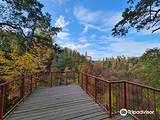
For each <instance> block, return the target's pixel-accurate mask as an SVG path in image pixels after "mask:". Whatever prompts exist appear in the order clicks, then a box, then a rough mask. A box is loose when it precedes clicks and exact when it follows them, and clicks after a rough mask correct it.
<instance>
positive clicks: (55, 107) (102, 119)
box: [0, 72, 160, 120]
mask: <svg viewBox="0 0 160 120" xmlns="http://www.w3.org/2000/svg"><path fill="white" fill-rule="evenodd" d="M0 87H1V89H0V96H1V97H0V120H2V119H6V120H69V119H73V120H83V119H87V120H88V119H89V120H134V119H137V120H160V90H159V89H155V88H151V87H147V86H144V85H141V84H136V83H132V82H129V81H106V80H104V79H101V78H98V77H95V76H92V75H89V74H86V73H82V72H48V73H44V72H40V73H33V74H31V75H28V76H24V77H21V78H18V79H15V80H12V81H9V82H6V83H2V84H0ZM123 108H125V109H126V110H135V111H140V110H148V111H154V112H153V114H133V113H129V112H127V115H126V116H121V115H120V110H121V109H123Z"/></svg>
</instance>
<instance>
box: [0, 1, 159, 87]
mask: <svg viewBox="0 0 160 120" xmlns="http://www.w3.org/2000/svg"><path fill="white" fill-rule="evenodd" d="M20 1H21V2H20ZM20 1H19V2H17V1H16V0H15V1H7V0H4V1H3V3H4V4H2V5H1V8H3V9H2V10H1V11H0V14H1V16H2V22H1V23H0V35H1V36H0V83H3V82H6V81H10V80H13V79H15V78H18V77H21V76H25V75H28V74H31V73H34V72H41V71H43V72H50V71H52V72H55V71H81V72H85V73H88V74H91V75H94V76H97V77H100V78H103V79H105V80H109V81H119V80H128V81H132V82H136V83H140V84H144V85H147V86H151V87H155V88H159V89H160V49H159V48H153V49H147V50H146V51H145V53H144V54H143V55H142V56H140V57H127V58H126V57H125V56H117V58H113V57H112V58H106V59H103V61H92V60H90V61H87V59H86V57H85V56H84V55H81V54H80V53H79V52H78V51H76V50H72V49H69V48H62V47H61V46H59V45H58V44H57V43H56V40H55V39H56V38H55V36H56V35H57V33H58V32H60V31H62V28H61V27H53V26H52V25H51V15H50V14H49V13H45V14H44V13H42V8H43V7H44V5H43V4H41V3H39V2H38V1H36V0H34V1H25V0H20ZM24 13H25V14H24ZM8 15H10V17H7V16H8ZM106 57H107V56H106Z"/></svg>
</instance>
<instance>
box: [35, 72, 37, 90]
mask: <svg viewBox="0 0 160 120" xmlns="http://www.w3.org/2000/svg"><path fill="white" fill-rule="evenodd" d="M35 88H37V73H36V81H35Z"/></svg>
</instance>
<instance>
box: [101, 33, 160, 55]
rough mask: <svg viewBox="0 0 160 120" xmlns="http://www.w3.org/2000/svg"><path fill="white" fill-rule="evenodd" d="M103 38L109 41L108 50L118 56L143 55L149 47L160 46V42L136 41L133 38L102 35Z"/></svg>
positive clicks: (107, 43)
mask: <svg viewBox="0 0 160 120" xmlns="http://www.w3.org/2000/svg"><path fill="white" fill-rule="evenodd" d="M101 38H103V39H104V40H106V41H107V42H106V50H109V51H110V52H112V53H114V54H115V55H116V56H117V55H125V56H141V55H142V54H143V53H144V52H145V50H146V49H147V48H154V47H158V46H160V43H147V42H135V41H134V40H133V39H131V38H114V37H106V36H102V37H101ZM116 56H115V57H116Z"/></svg>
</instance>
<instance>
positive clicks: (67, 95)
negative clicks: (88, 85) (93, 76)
mask: <svg viewBox="0 0 160 120" xmlns="http://www.w3.org/2000/svg"><path fill="white" fill-rule="evenodd" d="M5 119H7V120H83V119H87V120H133V118H130V117H129V116H125V117H122V116H121V115H117V116H114V117H112V118H109V116H108V114H107V113H106V112H105V111H104V109H103V108H101V107H100V106H99V105H98V104H96V103H95V102H94V100H93V99H92V98H91V97H90V96H89V95H88V94H86V92H85V91H84V90H83V89H81V87H80V86H78V85H69V86H57V87H52V88H51V87H48V88H38V89H36V90H35V91H34V92H33V93H32V94H30V95H29V96H28V97H27V98H26V99H25V100H24V101H23V102H22V103H21V104H20V105H19V106H18V107H17V108H16V109H15V110H14V111H13V112H12V113H11V114H10V115H9V116H8V117H6V118H5Z"/></svg>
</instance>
